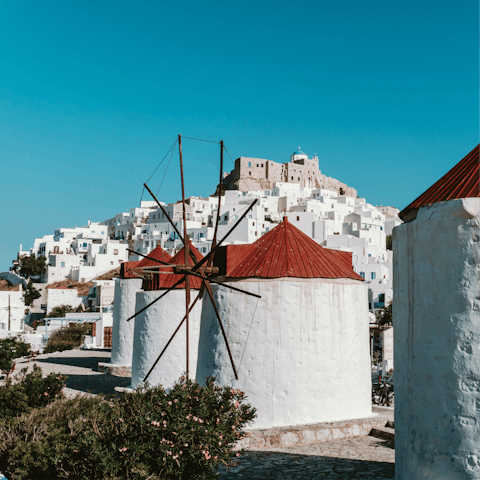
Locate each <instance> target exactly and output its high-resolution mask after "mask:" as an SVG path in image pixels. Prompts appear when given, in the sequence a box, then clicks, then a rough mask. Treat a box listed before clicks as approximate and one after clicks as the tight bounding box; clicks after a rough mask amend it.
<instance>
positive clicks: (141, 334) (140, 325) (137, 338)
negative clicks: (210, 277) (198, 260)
mask: <svg viewBox="0 0 480 480" xmlns="http://www.w3.org/2000/svg"><path fill="white" fill-rule="evenodd" d="M164 292H165V291H164V290H154V291H150V292H138V293H137V301H136V307H135V309H136V311H139V310H141V309H142V308H143V307H145V306H146V305H147V304H149V303H150V302H152V301H153V300H155V298H158V297H159V296H160V295H162V294H163V293H164ZM191 294H192V297H191V298H192V302H193V300H194V299H195V298H196V296H197V295H198V291H197V290H192V292H191ZM201 311H202V300H199V301H198V302H197V303H196V305H195V307H194V308H193V310H192V311H191V312H190V315H189V324H190V326H189V343H190V348H189V357H190V358H189V362H190V378H195V372H196V370H197V355H198V336H199V332H200V315H201ZM184 315H185V290H175V291H171V292H169V293H167V295H165V297H163V298H162V299H161V300H159V301H158V302H157V303H155V304H153V305H152V306H151V307H149V308H148V309H147V310H145V312H143V313H141V314H140V315H138V317H136V319H135V335H134V342H135V343H134V347H133V355H132V387H134V388H135V387H137V386H139V385H142V384H143V379H144V378H145V375H146V374H147V373H148V371H149V370H150V368H151V367H152V365H153V363H154V362H155V360H156V359H157V357H158V355H159V354H160V352H161V351H162V350H163V348H164V347H165V345H166V344H167V342H168V341H169V340H170V337H171V336H172V334H173V332H174V331H175V330H176V328H177V327H178V325H179V323H180V322H181V320H182V318H183V317H184ZM185 370H186V326H185V322H184V323H183V325H182V327H181V328H180V330H179V331H178V333H177V335H176V336H175V338H174V339H173V341H172V342H171V343H170V345H169V347H168V349H167V350H166V352H165V353H164V355H163V356H162V358H161V360H160V361H159V362H158V364H157V365H156V367H155V369H154V370H153V372H152V373H151V375H150V376H149V377H148V379H147V382H148V383H149V384H150V385H152V386H154V385H163V387H164V388H170V387H172V385H173V384H174V383H175V381H176V380H178V378H179V377H180V376H181V375H182V374H183V373H184V372H185Z"/></svg>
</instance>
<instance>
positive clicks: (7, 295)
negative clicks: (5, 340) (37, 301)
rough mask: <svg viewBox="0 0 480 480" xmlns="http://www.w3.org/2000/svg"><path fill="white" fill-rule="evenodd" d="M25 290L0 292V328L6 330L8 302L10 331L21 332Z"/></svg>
mask: <svg viewBox="0 0 480 480" xmlns="http://www.w3.org/2000/svg"><path fill="white" fill-rule="evenodd" d="M24 293H25V292H18V291H12V292H8V291H5V292H0V330H2V331H4V332H6V331H8V305H9V304H10V331H11V332H21V331H22V330H23V328H24V317H25V302H24V301H23V295H24Z"/></svg>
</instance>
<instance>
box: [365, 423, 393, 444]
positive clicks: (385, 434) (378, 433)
mask: <svg viewBox="0 0 480 480" xmlns="http://www.w3.org/2000/svg"><path fill="white" fill-rule="evenodd" d="M369 435H370V436H371V437H376V438H383V439H384V440H390V441H392V442H394V441H395V429H394V428H390V427H386V426H385V427H376V428H372V429H371V430H370V433H369Z"/></svg>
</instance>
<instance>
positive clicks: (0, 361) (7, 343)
mask: <svg viewBox="0 0 480 480" xmlns="http://www.w3.org/2000/svg"><path fill="white" fill-rule="evenodd" d="M29 353H30V345H29V344H28V343H25V342H22V341H21V340H20V339H18V338H15V337H8V338H2V339H1V340H0V370H1V371H2V372H9V371H10V370H11V369H12V366H13V360H14V359H15V358H18V357H24V356H26V355H28V354H29Z"/></svg>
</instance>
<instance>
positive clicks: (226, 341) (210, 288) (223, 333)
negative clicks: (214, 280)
mask: <svg viewBox="0 0 480 480" xmlns="http://www.w3.org/2000/svg"><path fill="white" fill-rule="evenodd" d="M204 283H205V288H206V289H207V292H208V296H209V297H210V300H211V301H212V305H213V309H214V310H215V314H216V315H217V320H218V323H219V324H220V329H221V330H222V335H223V339H224V340H225V344H226V345H227V351H228V356H229V357H230V362H231V363H232V368H233V373H234V374H235V379H236V380H238V375H237V369H236V368H235V364H234V363H233V357H232V352H231V351H230V345H229V344H228V339H227V334H226V333H225V330H224V328H223V323H222V320H221V318H220V313H219V311H218V309H217V305H216V304H215V300H214V299H213V293H212V287H211V286H210V285H209V283H208V282H204Z"/></svg>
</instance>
